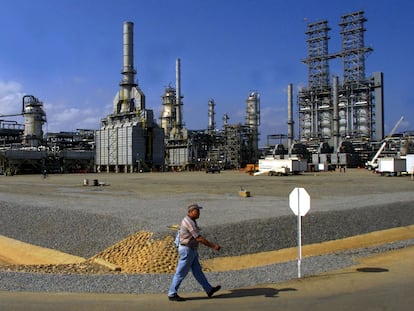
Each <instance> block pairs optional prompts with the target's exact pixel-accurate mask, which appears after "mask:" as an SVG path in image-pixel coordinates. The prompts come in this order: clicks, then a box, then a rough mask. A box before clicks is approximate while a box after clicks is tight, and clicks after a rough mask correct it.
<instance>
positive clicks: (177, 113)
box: [0, 11, 411, 175]
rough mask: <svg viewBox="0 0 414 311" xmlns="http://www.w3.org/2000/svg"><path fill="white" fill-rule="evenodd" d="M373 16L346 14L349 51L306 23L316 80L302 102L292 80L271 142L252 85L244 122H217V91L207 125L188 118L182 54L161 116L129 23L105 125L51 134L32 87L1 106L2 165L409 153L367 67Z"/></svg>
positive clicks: (159, 165) (172, 163)
mask: <svg viewBox="0 0 414 311" xmlns="http://www.w3.org/2000/svg"><path fill="white" fill-rule="evenodd" d="M366 21H367V19H366V18H365V17H364V12H363V11H358V12H353V13H350V14H346V15H343V16H342V17H341V21H340V24H339V26H340V27H341V29H342V30H341V33H340V35H341V36H342V50H341V51H337V52H330V51H329V49H328V42H329V31H330V30H331V29H330V28H329V26H328V21H327V20H323V21H318V22H314V23H309V24H308V25H307V30H306V36H307V40H306V42H307V47H308V50H307V53H308V56H307V57H306V58H305V59H303V60H302V62H303V63H304V65H306V66H307V68H308V85H307V86H305V87H302V88H301V89H300V90H299V91H298V93H297V96H296V108H297V109H296V110H295V107H294V94H293V93H294V92H293V89H294V86H293V85H292V84H289V85H288V86H287V87H288V96H287V99H286V101H287V106H288V115H287V126H286V128H287V134H284V133H280V134H279V133H275V134H272V135H268V137H267V144H266V146H265V147H264V148H259V137H260V93H259V91H256V90H253V91H252V90H250V91H249V90H247V91H246V101H245V103H244V104H245V107H246V114H245V122H244V123H237V124H230V123H229V122H228V120H229V119H230V118H229V116H228V115H227V114H225V115H223V116H222V117H221V120H222V124H223V125H222V127H221V128H219V127H218V126H217V122H216V113H215V106H216V103H215V101H214V99H213V98H210V99H209V100H208V101H206V111H208V116H207V117H208V128H206V129H193V130H191V129H187V128H186V127H185V122H184V119H185V107H186V103H185V99H184V96H183V94H182V85H181V60H180V59H179V58H177V59H176V62H175V69H176V70H175V72H176V77H175V78H176V79H175V80H176V82H175V86H172V85H169V86H168V87H166V88H165V90H164V93H163V94H162V96H161V98H162V100H161V103H160V106H161V113H160V115H159V116H155V115H154V112H153V110H151V109H147V107H146V102H145V94H144V92H143V90H141V88H140V87H139V85H138V83H137V82H136V81H138V79H137V77H136V76H137V70H136V68H135V67H134V42H133V38H134V23H133V22H129V21H128V22H125V23H124V24H123V32H122V34H123V67H122V70H121V76H122V79H121V81H120V83H119V89H118V92H116V94H115V97H114V100H113V110H112V113H111V114H109V115H107V116H106V117H103V118H102V119H101V120H100V127H99V129H98V130H91V129H78V130H77V131H76V132H59V133H43V125H44V123H45V122H47V121H46V115H47V111H45V109H44V106H43V103H42V102H41V101H40V100H39V99H38V98H36V97H35V96H33V95H26V96H24V97H23V98H22V110H21V112H17V113H16V114H7V115H5V114H1V112H0V138H1V141H0V172H1V173H2V174H8V175H12V174H24V173H46V172H47V173H70V172H102V173H103V172H107V173H109V172H114V173H133V172H148V171H158V172H164V171H193V170H194V171H195V170H197V171H200V170H205V171H206V172H207V173H209V172H211V173H215V172H220V171H221V170H224V169H240V168H245V167H246V166H247V165H251V164H256V165H258V173H269V172H270V173H275V172H282V173H283V174H288V173H297V172H303V171H309V170H329V169H333V168H336V167H364V166H367V167H368V168H375V167H376V166H374V160H375V161H376V160H378V158H380V157H381V155H382V156H383V155H386V156H387V157H401V156H406V155H407V154H409V153H410V151H411V134H410V133H402V134H399V135H394V134H395V133H394V132H395V131H396V130H397V129H398V124H396V126H395V127H394V129H393V131H392V132H391V133H388V135H387V136H385V134H386V133H384V95H383V94H384V78H383V77H384V74H383V73H382V72H375V73H373V74H372V76H366V73H365V58H366V55H367V54H368V53H372V52H373V49H372V48H369V47H366V46H365V43H364V32H365V31H366V29H365V25H364V24H365V22H366ZM333 59H340V60H341V61H342V68H343V74H342V77H339V76H333V78H331V73H330V70H329V64H330V61H331V60H333ZM298 61H299V60H298ZM172 65H173V64H172ZM295 112H296V113H295ZM15 116H23V118H24V120H25V122H24V124H18V122H16V121H13V120H10V118H13V117H15ZM98 124H99V121H98V120H97V127H98ZM275 140H278V142H277V143H274V141H275ZM263 163H265V164H263ZM278 163H279V164H278ZM297 163H299V164H297ZM367 163H368V164H369V165H367ZM275 165H276V166H277V165H279V166H280V169H282V170H279V171H278V168H277V167H275ZM253 167H254V168H255V167H256V166H253ZM269 167H270V168H269Z"/></svg>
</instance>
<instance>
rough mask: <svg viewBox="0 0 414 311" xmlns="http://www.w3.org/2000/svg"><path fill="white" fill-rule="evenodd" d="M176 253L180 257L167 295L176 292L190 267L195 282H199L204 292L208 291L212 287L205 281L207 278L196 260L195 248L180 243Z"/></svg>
mask: <svg viewBox="0 0 414 311" xmlns="http://www.w3.org/2000/svg"><path fill="white" fill-rule="evenodd" d="M178 254H179V255H180V259H179V260H178V265H177V269H176V271H175V274H174V277H173V280H172V282H171V286H170V289H169V291H168V296H172V295H174V294H176V293H177V291H178V288H179V287H180V285H181V282H182V281H183V280H184V278H185V277H186V276H187V274H188V272H189V271H190V269H191V272H192V273H193V276H194V278H195V279H196V280H197V282H198V283H200V285H201V286H202V287H203V289H204V290H205V292H206V293H209V292H210V291H211V289H212V286H211V285H210V283H209V282H208V281H207V278H206V276H205V275H204V272H203V271H202V269H201V265H200V262H199V261H198V252H197V250H196V249H191V248H189V247H187V246H182V245H180V246H179V247H178Z"/></svg>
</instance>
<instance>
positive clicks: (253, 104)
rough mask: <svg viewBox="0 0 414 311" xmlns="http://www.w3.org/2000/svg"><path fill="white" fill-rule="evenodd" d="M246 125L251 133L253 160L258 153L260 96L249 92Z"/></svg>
mask: <svg viewBox="0 0 414 311" xmlns="http://www.w3.org/2000/svg"><path fill="white" fill-rule="evenodd" d="M246 102H247V111H246V125H247V126H248V127H249V128H250V131H251V149H252V150H251V151H252V157H253V158H254V159H253V160H256V158H257V156H258V152H259V125H260V95H259V93H257V92H251V93H250V94H249V97H248V98H247V101H246Z"/></svg>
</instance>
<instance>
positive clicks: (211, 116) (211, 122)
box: [208, 99, 216, 132]
mask: <svg viewBox="0 0 414 311" xmlns="http://www.w3.org/2000/svg"><path fill="white" fill-rule="evenodd" d="M215 106H216V104H215V103H214V99H210V100H209V101H208V130H209V132H214V130H215V128H216V121H215V120H214V115H215V114H216V113H215V111H214V107H215Z"/></svg>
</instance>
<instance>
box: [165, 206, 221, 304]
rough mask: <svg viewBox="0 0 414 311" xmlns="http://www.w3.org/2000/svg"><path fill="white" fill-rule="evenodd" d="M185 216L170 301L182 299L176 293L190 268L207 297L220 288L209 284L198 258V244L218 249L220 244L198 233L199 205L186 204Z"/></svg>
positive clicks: (169, 296)
mask: <svg viewBox="0 0 414 311" xmlns="http://www.w3.org/2000/svg"><path fill="white" fill-rule="evenodd" d="M187 209H188V211H187V216H185V217H184V219H183V220H182V221H181V226H180V243H179V244H180V245H179V246H178V253H179V256H180V258H179V260H178V265H177V269H176V271H175V274H174V277H173V280H172V282H171V286H170V289H169V291H168V299H169V300H171V301H184V300H185V299H184V298H182V297H180V296H179V295H178V293H177V291H178V288H179V287H180V285H181V282H182V281H183V280H184V278H185V277H186V276H187V274H188V272H189V271H190V269H191V272H192V273H193V275H194V278H195V279H196V280H197V282H198V283H200V285H201V286H202V287H203V289H204V291H205V292H206V293H207V296H208V297H212V296H213V294H214V293H215V292H217V291H218V290H220V288H221V286H220V285H218V286H215V287H213V286H211V285H210V283H209V282H208V280H207V278H206V276H205V275H204V273H203V271H202V269H201V265H200V262H199V259H198V251H197V249H198V244H199V243H201V244H204V245H206V246H208V247H211V248H212V249H214V250H216V251H219V250H220V248H221V246H220V245H217V244H214V243H211V242H210V241H208V240H207V239H205V238H204V237H203V236H201V235H200V229H199V228H198V226H197V222H196V220H197V219H198V218H199V217H200V209H202V207H201V206H199V205H198V204H196V203H194V204H191V205H189V206H188V208H187Z"/></svg>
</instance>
